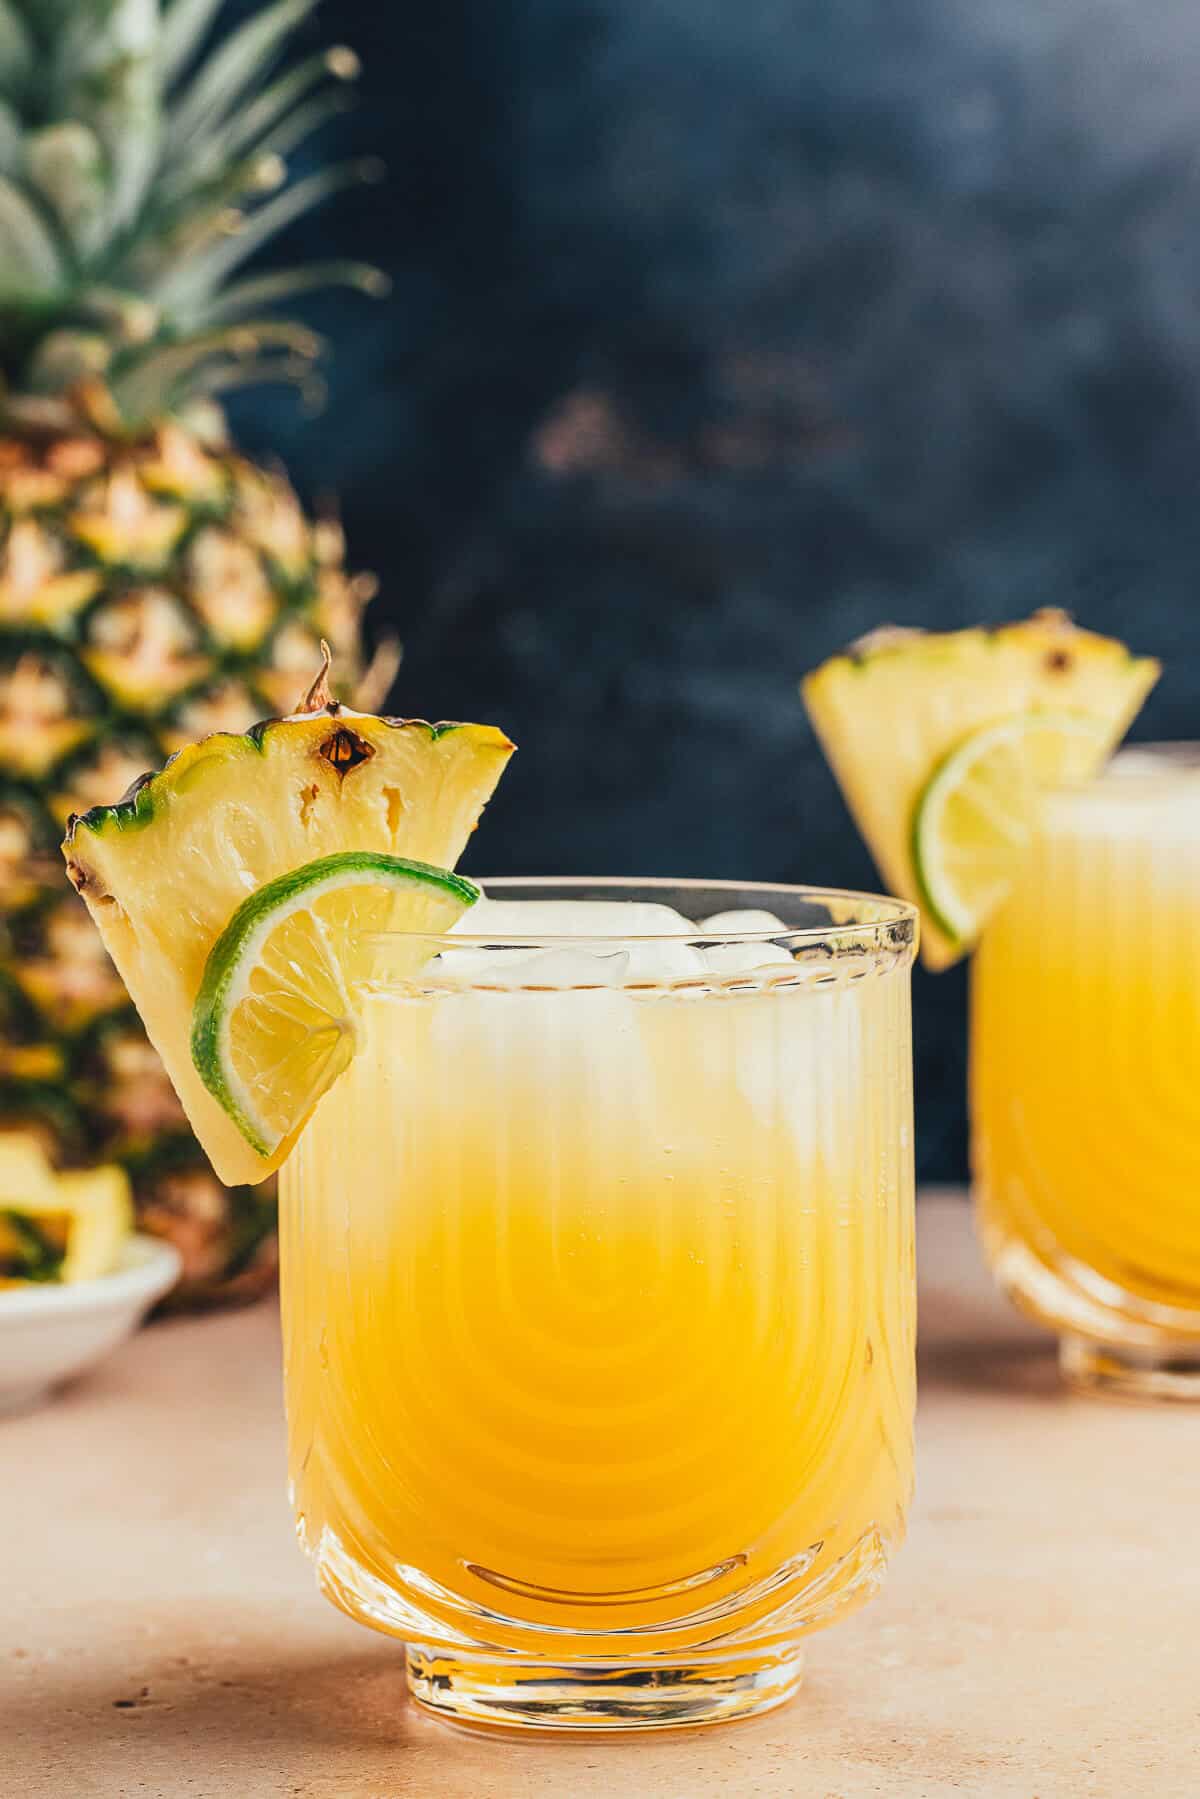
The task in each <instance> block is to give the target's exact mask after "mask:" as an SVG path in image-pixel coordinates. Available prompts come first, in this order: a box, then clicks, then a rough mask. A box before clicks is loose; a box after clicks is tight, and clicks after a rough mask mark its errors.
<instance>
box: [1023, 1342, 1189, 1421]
mask: <svg viewBox="0 0 1200 1799" xmlns="http://www.w3.org/2000/svg"><path fill="white" fill-rule="evenodd" d="M1058 1361H1059V1367H1060V1368H1061V1369H1062V1373H1063V1378H1064V1380H1066V1381H1067V1382H1069V1384H1070V1385H1071V1386H1072V1387H1077V1388H1079V1389H1080V1390H1081V1391H1082V1392H1087V1393H1103V1394H1107V1395H1108V1396H1109V1397H1111V1398H1114V1399H1168V1400H1176V1401H1183V1402H1185V1403H1186V1402H1191V1403H1193V1404H1196V1403H1200V1348H1196V1349H1192V1350H1188V1351H1183V1352H1176V1353H1174V1354H1172V1353H1170V1352H1169V1351H1165V1350H1164V1351H1162V1352H1156V1351H1154V1350H1149V1349H1127V1348H1123V1347H1120V1346H1117V1345H1113V1344H1109V1343H1093V1342H1090V1341H1089V1340H1088V1339H1087V1338H1086V1337H1063V1338H1061V1339H1060V1342H1059V1348H1058Z"/></svg>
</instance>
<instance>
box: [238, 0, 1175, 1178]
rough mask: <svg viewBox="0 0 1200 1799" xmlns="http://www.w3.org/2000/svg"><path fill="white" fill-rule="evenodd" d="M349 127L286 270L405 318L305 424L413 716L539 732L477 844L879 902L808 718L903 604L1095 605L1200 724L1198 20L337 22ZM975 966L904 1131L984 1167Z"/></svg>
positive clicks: (506, 7)
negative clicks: (366, 578) (1198, 714)
mask: <svg viewBox="0 0 1200 1799" xmlns="http://www.w3.org/2000/svg"><path fill="white" fill-rule="evenodd" d="M322 34H324V37H325V38H326V40H328V38H329V37H330V35H331V34H332V35H340V36H344V37H345V39H346V40H347V41H348V42H350V43H351V44H353V45H354V47H355V48H356V49H357V50H358V51H359V53H360V55H361V56H362V58H363V61H364V65H365V70H364V78H363V81H362V84H361V90H362V92H361V100H362V104H361V106H360V107H359V109H358V111H357V112H356V113H355V114H354V115H353V117H352V118H351V120H350V121H349V122H348V123H346V122H343V123H342V124H340V125H339V126H338V128H337V133H336V136H335V140H334V142H333V144H332V145H330V144H329V143H326V144H325V145H323V146H322V150H328V149H330V148H333V149H335V150H345V151H350V150H353V151H355V152H362V151H364V150H369V151H372V152H378V153H379V154H380V155H381V156H382V157H384V158H385V159H386V162H387V164H388V168H389V177H388V180H387V182H386V184H384V185H382V186H377V187H372V188H364V189H361V190H359V191H357V192H355V193H353V194H351V195H350V196H348V197H345V198H342V199H339V200H338V201H337V202H336V203H335V204H334V205H333V206H332V207H330V208H328V209H327V210H326V211H324V212H323V213H322V214H320V215H319V216H317V217H314V218H313V219H311V220H310V221H308V222H307V223H306V224H305V225H303V226H300V227H298V228H296V229H295V230H294V232H293V233H292V235H291V238H290V240H289V242H288V243H287V244H286V245H280V246H279V247H278V249H277V251H276V252H275V253H274V254H275V258H276V260H280V261H282V260H285V259H290V258H291V257H292V256H293V255H294V253H295V251H296V250H297V249H300V250H302V251H304V252H306V253H307V252H310V251H311V252H313V253H320V254H328V253H329V252H330V251H331V250H336V251H338V252H345V253H351V254H357V255H367V256H369V257H371V258H373V259H374V260H376V261H378V262H379V263H381V264H382V265H383V266H384V267H385V268H387V270H388V271H389V272H390V274H391V275H392V277H393V279H394V282H395V291H394V294H393V297H392V298H391V299H390V300H389V301H386V302H384V303H382V304H377V305H372V304H371V303H370V302H366V301H361V300H357V299H352V298H347V297H342V298H333V297H330V298H329V299H328V300H321V301H317V302H314V303H313V304H312V306H311V307H310V308H309V309H308V316H309V317H310V318H311V319H312V320H313V322H315V323H316V324H318V325H319V326H322V327H324V328H325V329H327V330H328V331H329V333H330V335H331V336H332V338H333V339H334V341H335V344H336V356H335V358H334V360H333V361H332V364H331V367H330V371H329V374H330V402H329V405H328V408H327V410H326V411H325V412H324V414H323V415H322V416H321V417H320V418H319V419H317V420H316V421H311V420H306V419H305V418H303V416H302V415H300V414H299V413H298V412H297V410H296V409H295V407H294V406H293V405H292V404H291V403H290V402H288V401H285V400H280V399H279V398H271V397H259V398H257V399H255V400H254V401H253V402H252V403H250V404H248V405H247V404H245V403H239V407H238V411H237V417H236V423H237V428H238V430H239V433H240V435H241V436H242V437H243V439H244V440H246V441H247V442H248V443H250V444H251V445H252V446H253V447H255V448H259V449H262V448H266V447H270V448H272V449H275V450H278V451H279V452H280V453H281V454H282V455H283V457H284V459H285V460H286V461H287V463H288V465H289V466H290V468H291V469H292V471H293V474H294V475H295V477H296V479H297V480H298V482H299V483H300V485H301V486H302V488H303V489H304V490H305V491H306V492H307V493H308V494H309V495H310V497H316V496H318V495H320V494H323V493H333V494H336V495H337V496H338V497H339V499H340V504H341V507H342V511H343V515H344V517H345V521H346V524H347V528H348V532H349V537H350V542H351V546H352V554H353V557H354V559H355V560H356V562H358V563H359V564H360V565H365V566H368V567H373V568H374V569H376V570H377V571H378V572H379V574H380V575H381V577H382V580H383V593H382V597H381V599H380V600H379V601H378V602H377V604H376V609H375V614H374V625H375V628H376V630H380V629H382V628H384V627H395V628H397V629H398V630H399V631H400V632H401V634H402V635H403V638H404V641H405V646H406V656H405V662H404V666H403V669H402V671H401V674H400V678H399V680H398V683H397V686H396V689H395V692H394V695H393V701H394V707H395V709H397V710H401V711H408V712H417V713H422V714H432V715H434V716H443V715H451V716H468V717H470V716H478V717H482V718H487V719H494V720H496V721H497V722H499V723H501V724H502V725H504V726H505V727H506V728H507V729H508V730H509V731H510V732H511V734H512V735H513V736H514V737H516V738H517V740H518V741H519V743H520V744H521V755H520V756H519V757H518V758H517V760H516V762H515V763H514V765H513V768H512V771H511V772H510V774H509V775H508V777H507V778H506V781H505V785H504V788H503V790H502V797H501V798H499V799H498V800H497V802H496V804H495V805H494V807H493V808H492V810H491V811H490V812H489V814H488V816H487V819H486V821H485V824H484V827H483V828H482V830H481V832H480V835H479V838H478V839H477V843H476V847H475V848H474V850H473V852H472V858H471V862H472V866H473V867H474V868H475V869H476V870H477V871H478V870H486V869H492V870H495V871H513V870H524V871H533V870H544V871H561V872H585V873H600V872H607V873H626V872H629V873H634V872H636V873H646V874H655V873H657V874H698V875H699V874H707V875H726V876H741V877H745V878H759V879H765V880H771V879H784V880H803V879H811V880H817V881H820V882H826V883H841V882H845V883H852V884H856V885H862V884H867V885H869V884H872V883H873V881H874V876H873V873H872V870H871V867H870V865H869V863H868V861H867V858H866V856H865V854H864V852H863V850H862V848H861V846H860V845H859V843H858V840H857V838H856V836H855V833H854V831H853V829H852V827H851V825H850V823H849V821H848V820H847V817H846V815H845V812H844V810H843V807H842V805H841V803H840V800H839V799H838V796H837V794H836V792H835V790H834V787H833V785H832V782H831V780H830V778H829V776H828V774H827V773H826V770H825V768H824V765H823V763H822V761H821V757H820V755H819V753H818V751H817V748H816V745H815V743H814V741H813V738H812V734H811V732H810V730H809V728H808V725H807V722H806V720H805V717H804V714H803V712H802V710H801V708H800V704H799V701H798V699H797V696H796V680H797V677H798V676H799V675H800V673H801V672H802V671H803V670H804V669H805V668H807V667H809V666H810V665H812V664H813V663H815V662H816V661H818V660H819V659H820V658H821V657H823V656H825V655H826V654H827V653H828V652H829V651H831V650H832V649H834V648H835V647H837V646H838V645H840V644H841V643H842V642H843V641H845V640H846V639H847V638H849V637H852V636H854V635H855V634H857V633H858V632H860V631H862V630H864V629H866V628H867V627H869V626H872V625H874V624H877V623H879V622H880V621H882V620H884V619H891V620H897V621H901V622H908V623H926V624H936V625H955V624H959V623H964V622H967V621H970V620H975V619H979V618H986V619H1000V618H1007V617H1014V616H1017V615H1019V614H1022V613H1025V612H1027V611H1029V610H1030V609H1031V608H1032V607H1034V606H1037V605H1042V604H1057V605H1065V606H1067V607H1069V608H1071V609H1073V610H1074V611H1076V613H1077V614H1078V615H1079V616H1080V617H1081V618H1082V619H1083V621H1084V622H1086V623H1088V624H1091V625H1093V626H1096V627H1098V628H1101V629H1105V630H1113V631H1117V632H1121V633H1126V634H1128V635H1129V636H1130V637H1131V639H1132V640H1133V642H1134V643H1135V644H1136V646H1137V647H1138V648H1140V649H1145V650H1153V651H1157V652H1159V653H1161V654H1163V655H1164V656H1165V657H1166V659H1167V662H1168V672H1167V675H1166V678H1165V679H1164V681H1163V683H1162V685H1161V688H1160V691H1159V692H1158V693H1157V694H1156V695H1155V696H1154V698H1153V699H1152V701H1151V704H1150V706H1149V708H1148V710H1147V713H1146V715H1145V718H1144V721H1143V723H1142V725H1141V726H1140V727H1139V730H1140V732H1141V734H1142V735H1147V734H1149V735H1157V736H1181V735H1188V734H1192V735H1195V734H1198V733H1197V726H1196V723H1195V721H1194V712H1195V702H1196V699H1197V686H1198V679H1200V677H1198V674H1197V661H1196V655H1197V649H1198V648H1200V614H1198V611H1197V606H1196V600H1195V592H1196V569H1197V563H1198V554H1197V552H1198V549H1200V527H1198V521H1197V498H1196V494H1197V465H1198V454H1197V452H1198V449H1200V407H1198V394H1200V382H1198V374H1200V304H1198V302H1200V99H1198V96H1200V13H1198V12H1197V10H1196V8H1195V6H1194V4H1193V3H1192V0H1157V3H1156V4H1155V5H1154V6H1149V7H1147V6H1137V5H1134V4H1132V3H1131V0H1112V3H1110V0H1005V4H1004V5H996V4H985V3H984V0H825V3H823V4H816V3H809V4H804V3H802V0H591V3H589V0H510V3H508V4H504V3H501V0H476V3H475V4H468V3H467V0H449V3H447V4H441V5H437V6H435V5H432V4H430V5H425V6H417V5H406V4H402V3H400V0H395V3H393V4H381V3H380V0H339V5H338V6H337V7H336V8H334V7H327V8H325V10H324V17H323V18H322V17H321V15H318V19H317V22H316V23H315V24H314V26H313V27H312V41H314V42H315V41H318V40H319V39H320V37H321V35H322ZM963 990H964V982H963V979H962V974H961V971H959V972H958V973H956V974H953V975H949V976H944V977H941V978H940V979H938V980H936V981H935V980H931V979H928V978H925V977H922V978H921V979H920V981H919V985H918V992H917V1007H916V1011H917V1038H918V1046H917V1054H918V1082H919V1104H920V1132H919V1156H920V1163H921V1168H922V1172H923V1173H924V1174H925V1175H926V1176H930V1177H935V1178H936V1177H946V1178H949V1177H957V1176H959V1175H961V1174H962V1173H963V1171H964V1168H965V1128H964V1115H963V1098H962V1084H963V1041H964V1038H963V1017H962V1013H963Z"/></svg>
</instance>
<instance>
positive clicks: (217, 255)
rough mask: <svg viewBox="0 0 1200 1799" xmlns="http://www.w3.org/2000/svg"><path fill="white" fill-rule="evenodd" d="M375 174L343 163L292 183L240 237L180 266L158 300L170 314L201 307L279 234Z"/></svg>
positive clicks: (212, 245)
mask: <svg viewBox="0 0 1200 1799" xmlns="http://www.w3.org/2000/svg"><path fill="white" fill-rule="evenodd" d="M373 168H374V165H373V164H368V165H363V164H362V163H343V164H340V165H339V166H338V167H336V168H332V169H320V170H318V171H317V172H316V173H315V174H313V175H309V176H307V177H306V179H305V180H303V181H295V182H293V183H292V185H291V187H288V188H285V189H284V190H283V192H282V193H279V194H276V196H275V198H274V199H273V200H268V201H267V203H266V205H265V206H260V207H259V208H258V210H257V211H256V212H254V213H251V214H250V215H249V217H248V218H247V219H246V220H245V222H244V224H243V225H242V226H241V229H240V230H239V231H237V232H235V233H233V234H232V235H230V236H228V237H221V238H220V239H219V240H218V241H217V242H216V243H209V244H208V245H206V246H205V247H204V248H203V249H201V250H199V251H197V252H196V253H195V254H193V255H192V256H191V257H187V258H185V259H184V260H183V261H181V262H180V263H178V264H177V265H176V266H175V267H174V268H173V269H172V270H171V271H170V272H169V273H168V274H167V275H166V277H165V278H164V279H163V280H162V281H160V282H159V283H158V284H157V287H156V289H155V292H154V299H155V300H156V301H157V302H158V303H159V304H160V305H161V306H163V307H164V308H165V309H166V310H172V309H174V308H176V307H178V308H180V309H181V310H182V309H185V308H186V307H188V306H189V305H191V306H193V307H194V306H196V305H198V304H199V303H200V302H201V301H203V300H205V299H207V298H208V296H209V295H210V294H212V293H214V292H215V290H216V289H217V288H218V287H220V286H221V284H222V283H223V282H224V280H225V279H226V277H227V276H228V275H229V274H231V273H232V271H233V270H234V269H236V268H238V267H240V266H241V264H242V263H243V262H245V260H246V258H247V257H249V256H252V255H253V254H254V252H255V251H256V250H258V249H259V248H260V247H261V246H262V245H263V244H265V243H266V242H267V241H268V240H269V239H270V238H272V237H274V236H275V234H276V232H277V231H281V230H282V229H283V227H284V226H285V225H290V224H291V222H292V220H293V219H297V218H299V217H300V216H301V214H302V213H305V212H308V211H309V209H310V208H311V207H313V206H317V205H319V203H320V202H321V201H322V200H325V199H327V198H328V197H329V195H330V194H334V193H337V191H338V190H339V189H340V188H344V187H349V186H351V185H352V184H353V183H355V182H357V181H362V180H364V179H366V178H367V177H368V175H369V174H370V172H371V171H372V170H373Z"/></svg>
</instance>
